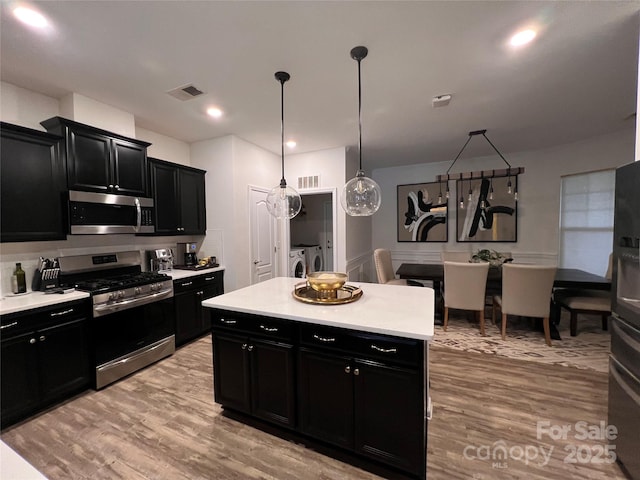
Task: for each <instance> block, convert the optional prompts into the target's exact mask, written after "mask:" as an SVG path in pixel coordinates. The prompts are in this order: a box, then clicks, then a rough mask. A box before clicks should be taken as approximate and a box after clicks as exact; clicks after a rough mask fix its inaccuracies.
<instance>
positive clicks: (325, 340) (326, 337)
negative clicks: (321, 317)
mask: <svg viewBox="0 0 640 480" xmlns="http://www.w3.org/2000/svg"><path fill="white" fill-rule="evenodd" d="M355 333H356V332H352V331H349V330H344V329H340V328H332V327H324V326H320V325H303V326H302V327H301V328H300V343H301V344H302V345H308V346H313V347H316V348H323V349H327V350H339V351H342V352H352V351H353V350H354V347H356V346H357V344H358V343H357V338H356V335H355Z"/></svg>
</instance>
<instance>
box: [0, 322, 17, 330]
mask: <svg viewBox="0 0 640 480" xmlns="http://www.w3.org/2000/svg"><path fill="white" fill-rule="evenodd" d="M17 324H18V322H12V323H9V324H7V325H2V326H1V327H0V330H4V329H5V328H11V327H15V326H16V325H17Z"/></svg>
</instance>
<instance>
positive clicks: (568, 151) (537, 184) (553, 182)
mask: <svg viewBox="0 0 640 480" xmlns="http://www.w3.org/2000/svg"><path fill="white" fill-rule="evenodd" d="M634 127H635V126H634ZM634 127H633V128H632V127H631V126H630V127H629V128H628V129H625V130H623V131H619V132H617V133H614V134H610V135H603V136H600V137H594V138H590V139H588V140H584V141H581V142H576V143H571V144H567V145H560V146H556V147H553V148H547V149H541V150H535V151H528V152H519V153H516V154H509V155H505V157H506V158H507V160H508V161H509V163H510V164H511V165H512V166H514V167H525V173H524V174H523V175H520V176H519V179H518V192H519V197H520V200H519V201H518V212H517V215H518V241H517V242H515V243H484V244H482V243H472V244H469V243H457V242H456V235H455V233H456V228H455V220H456V218H455V207H454V205H455V200H453V199H452V200H451V201H450V207H451V208H450V212H449V214H450V217H449V222H448V227H449V241H448V242H447V243H400V242H397V233H396V232H397V222H398V219H397V218H396V217H397V214H396V208H397V207H396V206H397V199H396V187H397V185H403V184H411V183H421V182H433V181H435V177H436V175H438V174H441V173H444V172H445V171H446V170H447V168H449V166H450V165H451V160H449V161H446V162H439V163H425V164H420V165H410V166H405V167H398V168H384V169H377V170H375V171H374V172H373V178H374V180H376V181H377V182H378V183H379V184H380V187H381V188H382V197H383V201H382V207H381V208H380V210H379V211H378V213H377V214H376V215H374V216H373V245H374V246H375V247H376V248H378V247H384V248H389V249H391V250H392V252H393V258H394V264H395V266H397V264H399V263H401V262H402V261H417V262H421V261H422V262H437V261H439V260H440V251H441V249H447V250H469V249H471V250H473V251H475V250H477V249H479V248H491V249H503V250H505V249H508V250H509V251H511V252H512V253H513V254H514V257H515V258H516V259H517V260H522V261H540V262H548V263H555V262H556V261H557V256H558V248H559V239H558V225H559V223H560V221H559V212H560V179H561V176H563V175H569V174H574V173H580V172H589V171H594V170H602V169H606V168H615V167H618V166H620V165H624V164H626V163H629V162H631V161H633V159H634V142H635V128H634ZM498 148H500V147H499V145H498ZM501 164H502V165H501ZM503 165H504V164H503V162H502V161H501V160H500V158H499V157H497V156H492V157H483V158H475V159H469V158H461V159H460V160H458V162H457V163H456V172H452V173H457V172H458V171H460V172H462V171H465V172H467V171H478V170H482V169H492V168H502V167H503ZM455 188H456V187H455V182H453V181H452V182H450V189H451V196H452V197H453V198H456V192H455Z"/></svg>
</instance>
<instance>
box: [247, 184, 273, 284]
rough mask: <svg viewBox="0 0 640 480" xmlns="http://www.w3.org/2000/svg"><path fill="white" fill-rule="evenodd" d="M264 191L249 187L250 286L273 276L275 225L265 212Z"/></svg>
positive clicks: (265, 192)
mask: <svg viewBox="0 0 640 480" xmlns="http://www.w3.org/2000/svg"><path fill="white" fill-rule="evenodd" d="M267 193H268V191H267V190H266V189H261V188H258V187H249V195H250V199H251V202H250V203H251V284H252V285H253V284H254V283H259V282H263V281H265V280H269V279H270V278H273V277H274V276H275V258H276V254H275V247H276V244H275V224H274V218H273V217H272V216H271V215H270V214H269V211H268V210H267V202H266V199H267Z"/></svg>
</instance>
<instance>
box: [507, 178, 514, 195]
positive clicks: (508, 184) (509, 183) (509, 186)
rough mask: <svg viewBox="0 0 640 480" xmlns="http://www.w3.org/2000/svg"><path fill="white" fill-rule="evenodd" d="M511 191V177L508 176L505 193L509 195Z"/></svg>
mask: <svg viewBox="0 0 640 480" xmlns="http://www.w3.org/2000/svg"><path fill="white" fill-rule="evenodd" d="M512 192H513V187H512V185H511V177H509V181H508V182H507V193H508V194H509V195H511V193H512Z"/></svg>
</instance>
